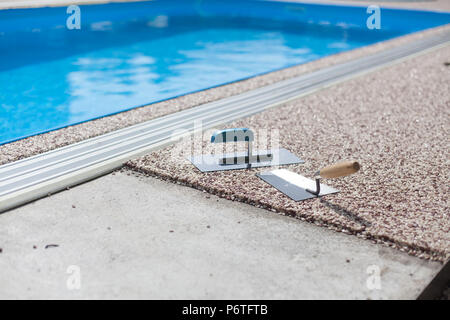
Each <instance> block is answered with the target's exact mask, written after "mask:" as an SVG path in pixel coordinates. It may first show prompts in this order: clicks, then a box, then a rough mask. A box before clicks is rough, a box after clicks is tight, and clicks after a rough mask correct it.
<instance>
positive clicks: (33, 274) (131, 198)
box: [0, 3, 450, 299]
mask: <svg viewBox="0 0 450 320" xmlns="http://www.w3.org/2000/svg"><path fill="white" fill-rule="evenodd" d="M366 4H367V3H366ZM410 4H411V5H414V3H410ZM382 5H385V3H382ZM449 29H450V28H449V26H446V27H441V28H437V29H434V30H427V31H424V32H421V33H418V34H413V35H409V36H405V37H402V38H399V39H394V40H391V41H387V42H384V43H380V44H376V45H373V46H370V47H366V48H361V49H358V50H355V51H352V52H347V53H342V54H339V55H336V56H331V57H327V58H324V59H321V60H318V61H315V62H312V63H309V64H305V65H301V66H298V67H294V68H289V69H286V70H282V71H279V72H276V73H271V74H268V75H265V76H262V77H257V78H254V79H249V80H246V81H242V82H238V83H235V84H231V85H228V86H224V87H220V88H215V89H211V90H208V91H206V92H200V93H198V94H194V95H189V96H185V97H181V98H178V99H175V100H170V101H166V102H163V103H161V104H158V105H152V106H150V107H144V108H140V109H137V110H133V111H130V112H126V113H123V114H120V115H117V116H113V117H108V118H104V119H99V120H96V121H92V122H89V123H85V124H82V125H79V126H73V127H69V128H66V129H62V130H58V131H55V132H51V133H48V134H44V135H40V136H37V137H32V138H29V139H25V140H22V141H18V142H16V143H12V144H8V145H5V146H1V147H0V152H1V154H0V163H6V162H10V161H14V160H17V159H20V158H24V157H27V156H30V155H33V154H37V153H41V152H43V151H46V150H50V149H54V148H57V147H59V146H63V145H67V144H70V143H73V142H76V141H80V140H83V139H86V138H88V137H92V136H96V135H100V134H102V133H105V132H110V131H113V130H115V129H118V128H121V127H124V126H129V125H131V124H134V123H139V122H142V121H145V120H148V119H153V118H156V117H159V116H161V115H164V114H168V113H172V112H176V111H178V110H182V109H186V108H190V107H192V106H195V105H198V104H202V103H205V102H208V101H213V100H217V99H220V98H222V97H226V96H231V95H234V94H236V93H239V92H243V91H246V90H249V89H251V88H256V87H259V86H262V85H265V84H268V83H273V82H276V81H279V80H281V79H285V78H289V77H293V76H295V75H298V74H303V73H307V72H309V71H312V70H317V69H320V68H322V67H324V66H328V65H333V64H336V63H339V62H343V61H348V60H351V59H353V58H355V57H358V56H363V55H365V54H368V53H371V52H377V51H381V50H384V49H385V48H388V47H390V46H396V45H399V44H401V43H405V42H408V41H414V40H415V39H418V38H421V37H425V36H428V35H432V34H436V33H439V32H443V31H445V30H449ZM391 68H393V67H390V68H387V70H389V69H391ZM416 75H417V72H416ZM368 76H369V77H370V75H368ZM369 82H370V81H369ZM393 87H395V89H388V90H387V91H386V92H385V94H386V95H388V96H389V95H396V94H399V95H401V94H402V93H401V92H402V90H401V86H398V85H397V86H393ZM336 90H337V91H339V90H341V89H336ZM398 90H400V91H398ZM399 92H400V93H399ZM433 92H435V91H433ZM447 92H448V91H447ZM322 93H324V92H321V93H318V94H319V95H321V94H322ZM422 93H423V92H422ZM325 94H326V93H325ZM425 94H426V92H425ZM444 97H445V95H444ZM242 123H243V124H245V121H244V122H242ZM315 161H319V159H317V160H315ZM305 172H306V171H305ZM444 177H445V175H444ZM139 179H140V180H139ZM139 179H138V178H136V177H129V176H127V175H126V174H125V175H124V174H115V175H108V176H105V177H104V178H100V179H98V180H95V181H92V182H89V183H86V184H84V185H81V186H79V187H76V188H74V189H72V190H69V191H65V192H62V193H59V194H57V195H54V196H52V197H49V198H46V199H42V200H39V201H37V202H34V203H32V204H29V205H26V206H23V207H21V208H18V209H15V210H11V211H9V212H7V213H4V214H1V215H0V226H1V227H0V228H2V229H1V232H0V235H1V236H0V248H2V250H1V253H0V264H1V266H2V270H3V273H2V275H1V276H0V283H1V284H2V286H1V289H0V297H4V298H37V299H38V298H68V299H70V298H268V299H270V298H344V299H355V298H359V299H367V298H370V299H379V298H384V299H393V298H401V299H414V298H416V297H417V295H418V294H419V293H420V291H421V290H422V289H423V288H424V287H425V286H426V285H427V284H428V283H429V281H430V280H431V279H432V278H433V277H434V275H436V273H437V272H438V271H439V269H440V268H441V266H442V265H441V264H440V263H437V262H433V261H428V260H423V259H418V258H416V257H413V256H409V255H407V254H405V253H403V252H400V251H399V250H395V249H392V248H388V247H387V246H380V245H375V244H373V243H371V242H370V241H366V240H363V239H359V238H357V237H353V236H349V235H345V234H342V233H336V232H333V231H331V230H327V228H321V227H317V226H315V225H312V224H309V223H305V222H302V221H299V220H295V219H292V218H288V217H282V216H279V215H277V214H274V213H271V212H269V211H267V210H262V209H259V208H254V207H251V206H248V205H246V204H242V203H237V202H231V201H227V200H222V199H218V198H216V197H215V196H212V195H211V196H210V195H206V194H204V193H201V192H198V191H196V190H194V189H190V188H186V187H181V186H177V185H175V184H170V183H165V182H161V181H158V180H156V179H154V178H148V177H140V178H139ZM330 184H333V183H330ZM344 189H345V187H344ZM345 192H348V190H347V191H345ZM447 193H448V192H447ZM217 200H218V202H217ZM214 201H216V203H217V206H215V205H216V203H214ZM211 202H213V204H212V203H211ZM72 205H73V206H74V207H75V208H73V207H72ZM131 208H132V210H131ZM156 208H157V209H156ZM149 213H150V214H149ZM243 221H247V222H248V224H247V225H246V226H245V227H242V228H241V229H240V228H239V227H240V226H241V224H242V223H243ZM196 225H197V226H198V225H200V226H199V227H198V229H197V228H196V227H195V226H196ZM236 225H238V226H239V227H236ZM207 226H210V228H208V227H207ZM166 227H167V228H166ZM169 228H170V229H169ZM170 230H173V231H174V232H170ZM212 230H214V231H215V230H217V231H218V232H217V233H211V234H206V233H205V232H208V231H212ZM268 230H270V232H267V231H268ZM149 231H151V232H149ZM180 231H181V232H180ZM179 233H180V234H179ZM218 234H219V235H218ZM170 235H176V237H177V238H175V239H170V238H167V236H170ZM164 239H170V240H167V241H166V240H164ZM236 239H238V240H236ZM267 239H270V240H271V241H267ZM172 240H173V241H172ZM51 244H57V245H59V246H58V247H52V246H50V247H49V248H47V249H45V246H46V245H51ZM33 246H36V249H34V248H33ZM217 248H221V249H222V248H225V250H223V251H218V250H217ZM270 256H275V257H277V259H278V260H279V261H274V260H275V259H268V257H270ZM347 260H349V262H347ZM438 260H439V259H438ZM441 260H442V259H441ZM69 266H78V267H80V271H81V276H82V286H81V288H80V290H69V289H68V287H67V285H66V282H67V280H68V278H69V276H70V274H68V273H67V271H68V268H69ZM255 266H257V267H258V269H261V268H262V270H261V271H259V270H258V272H255V271H254V270H255ZM336 266H337V267H336ZM370 266H375V269H373V268H372V269H369V270H377V269H376V268H377V267H379V269H378V270H380V272H381V280H382V282H381V288H382V289H381V290H377V289H375V290H373V289H372V290H371V289H369V287H368V286H367V283H366V281H367V280H368V278H369V276H370V274H369V273H368V267H370ZM284 268H286V269H288V272H286V273H285V272H280V271H279V270H285V269H284ZM315 271H317V272H315ZM215 275H217V277H215ZM193 287H194V288H195V290H192V288H193Z"/></svg>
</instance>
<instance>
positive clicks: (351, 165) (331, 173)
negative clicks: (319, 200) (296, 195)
mask: <svg viewBox="0 0 450 320" xmlns="http://www.w3.org/2000/svg"><path fill="white" fill-rule="evenodd" d="M359 168H360V166H359V163H358V162H356V161H344V162H340V163H336V164H333V165H331V166H328V167H325V168H323V169H321V170H320V171H319V174H320V176H321V177H322V178H338V177H343V176H348V175H350V174H352V173H355V172H357V171H358V170H359Z"/></svg>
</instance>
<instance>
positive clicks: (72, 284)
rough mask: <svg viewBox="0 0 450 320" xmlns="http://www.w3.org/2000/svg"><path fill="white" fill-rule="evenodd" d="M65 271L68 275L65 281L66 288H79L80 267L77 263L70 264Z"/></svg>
mask: <svg viewBox="0 0 450 320" xmlns="http://www.w3.org/2000/svg"><path fill="white" fill-rule="evenodd" d="M66 273H67V274H69V277H68V278H67V281H66V287H67V289H68V290H80V288H81V268H80V267H79V266H77V265H70V266H68V267H67V270H66Z"/></svg>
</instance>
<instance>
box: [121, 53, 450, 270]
mask: <svg viewBox="0 0 450 320" xmlns="http://www.w3.org/2000/svg"><path fill="white" fill-rule="evenodd" d="M224 127H228V128H233V127H236V128H239V127H248V128H251V129H253V130H254V131H255V132H256V134H257V135H258V133H259V138H258V140H259V141H257V142H256V144H258V143H260V142H262V146H259V148H260V149H265V148H267V146H268V145H269V146H270V145H271V144H272V147H274V146H275V147H274V148H275V149H276V148H277V147H283V148H286V149H288V150H290V151H291V152H293V153H294V154H296V155H298V156H299V157H300V158H302V159H303V160H305V161H306V162H305V164H299V165H291V166H289V167H288V168H289V170H292V171H294V172H296V173H298V174H302V175H305V176H310V177H311V176H312V175H313V174H314V172H316V170H318V169H320V168H321V167H324V166H326V165H330V164H333V163H336V162H339V161H342V160H351V159H355V160H358V161H359V162H360V163H361V165H362V169H361V170H360V172H359V173H357V174H355V175H352V176H348V177H344V178H341V179H335V180H328V181H327V182H326V183H329V184H330V185H331V186H333V187H336V188H338V189H339V190H341V192H340V193H338V194H336V195H332V196H327V197H324V198H321V199H312V200H308V201H303V202H295V201H293V200H291V199H290V198H288V197H287V196H284V195H283V194H281V193H280V192H279V191H278V190H276V189H275V188H273V187H272V186H270V185H269V184H267V183H265V182H264V181H262V180H261V179H259V178H258V177H257V176H256V173H257V172H261V171H265V170H267V168H263V169H252V170H235V171H221V172H211V173H201V172H200V171H199V170H197V169H196V168H195V167H194V166H193V165H192V164H191V163H190V162H189V161H188V160H187V157H188V156H189V155H192V154H200V153H214V152H216V153H217V149H214V148H211V147H210V146H211V143H209V137H210V135H211V131H208V132H206V133H205V134H204V135H203V137H202V135H201V134H200V135H197V136H195V137H194V138H193V139H192V138H190V137H189V138H186V139H184V141H181V142H180V143H179V144H176V145H174V146H170V147H168V148H166V149H164V150H162V151H156V152H153V153H151V154H149V155H147V156H144V157H141V158H139V159H136V160H133V161H130V162H129V163H128V166H129V167H130V168H133V169H135V170H138V171H141V172H144V173H147V174H150V175H157V176H159V177H163V178H165V179H170V180H173V181H178V182H181V183H183V184H186V185H189V186H192V187H195V188H198V189H201V190H206V191H208V192H210V193H213V194H217V195H219V196H221V197H224V198H227V199H232V200H239V201H243V202H247V203H250V204H253V205H256V206H259V207H263V208H267V209H270V210H272V211H277V212H280V213H282V214H286V215H291V216H295V217H297V218H300V219H302V220H306V221H310V222H314V223H316V224H318V225H322V226H325V227H328V228H330V229H334V230H337V231H340V232H345V233H351V234H355V235H357V236H360V237H363V238H367V239H371V240H374V241H377V242H382V243H385V244H388V245H390V246H393V247H396V248H398V249H400V250H402V251H405V252H408V253H410V254H413V255H416V256H419V257H421V258H426V259H431V260H437V261H441V262H445V261H447V260H448V258H449V257H450V219H449V210H448V209H449V197H448V195H449V191H450V186H449V184H448V177H449V176H450V165H449V148H448V147H449V139H448V138H449V133H450V46H446V47H443V48H440V49H437V50H434V51H431V52H428V53H426V54H423V55H419V56H416V57H413V58H410V59H407V60H405V61H403V62H401V63H399V64H397V65H394V66H390V67H386V68H383V69H380V70H378V71H376V72H373V73H369V74H366V75H364V76H361V77H357V78H353V79H351V80H348V81H346V82H342V83H340V84H337V85H335V86H333V87H330V88H327V89H325V90H322V91H318V92H316V93H314V94H311V95H308V96H306V97H303V98H300V99H297V100H294V101H291V102H288V103H286V104H285V105H283V106H280V107H277V108H275V109H270V110H267V111H265V112H263V113H261V114H257V115H254V116H252V117H249V118H246V119H243V120H240V121H237V122H234V123H232V124H228V125H226V126H224ZM224 127H221V128H220V129H223V128H224ZM271 141H272V142H271ZM260 144H261V143H260ZM241 147H244V146H241ZM255 147H258V146H257V145H256V146H255Z"/></svg>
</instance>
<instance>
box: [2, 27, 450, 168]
mask: <svg viewBox="0 0 450 320" xmlns="http://www.w3.org/2000/svg"><path fill="white" fill-rule="evenodd" d="M448 30H450V25H446V26H442V27H439V28H433V29H430V30H425V31H422V32H418V33H414V34H411V35H407V36H403V37H399V38H396V39H392V40H389V41H384V42H380V43H377V44H374V45H371V46H367V47H363V48H359V49H355V50H352V51H348V52H343V53H340V54H336V55H332V56H328V57H325V58H322V59H319V60H316V61H312V62H310V63H306V64H302V65H298V66H294V67H290V68H286V69H283V70H279V71H275V72H271V73H268V74H265V75H261V76H258V77H254V78H250V79H246V80H242V81H238V82H234V83H231V84H228V85H224V86H220V87H216V88H212V89H208V90H204V91H200V92H196V93H192V94H188V95H185V96H181V97H178V98H175V99H171V100H167V101H163V102H160V103H155V104H151V105H148V106H144V107H141V108H136V109H133V110H130V111H126V112H122V113H119V114H116V115H112V116H108V117H104V118H100V119H97V120H93V121H88V122H85V123H81V124H78V125H73V126H69V127H66V128H63V129H60V130H56V131H51V132H48V133H44V134H40V135H37V136H32V137H29V138H26V139H22V140H19V141H15V142H12V143H9V144H5V145H1V146H0V165H1V164H5V163H8V162H12V161H17V160H20V159H24V158H27V157H30V156H33V155H36V154H40V153H43V152H46V151H50V150H53V149H56V148H59V147H63V146H66V145H69V144H73V143H76V142H79V141H83V140H86V139H88V138H92V137H96V136H99V135H102V134H105V133H108V132H112V131H115V130H118V129H121V128H125V127H128V126H131V125H134V124H138V123H142V122H145V121H148V120H151V119H155V118H158V117H161V116H164V115H167V114H171V113H174V112H178V111H181V110H185V109H188V108H192V107H194V106H197V105H201V104H204V103H208V102H211V101H215V100H219V99H222V98H226V97H230V96H233V95H236V94H239V93H242V92H245V91H248V90H251V89H256V88H259V87H262V86H265V85H268V84H272V83H275V82H278V81H280V80H284V79H288V78H292V77H295V76H299V75H301V74H305V73H308V72H312V71H314V70H318V69H321V68H324V67H328V66H332V65H334V64H337V63H342V62H346V61H350V60H353V59H356V58H359V57H362V56H365V55H368V54H372V53H376V52H379V51H383V50H385V49H388V48H392V47H396V46H398V45H402V44H405V43H409V42H412V41H416V40H420V39H422V38H424V37H427V36H432V35H438V34H441V33H442V32H446V31H448Z"/></svg>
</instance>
